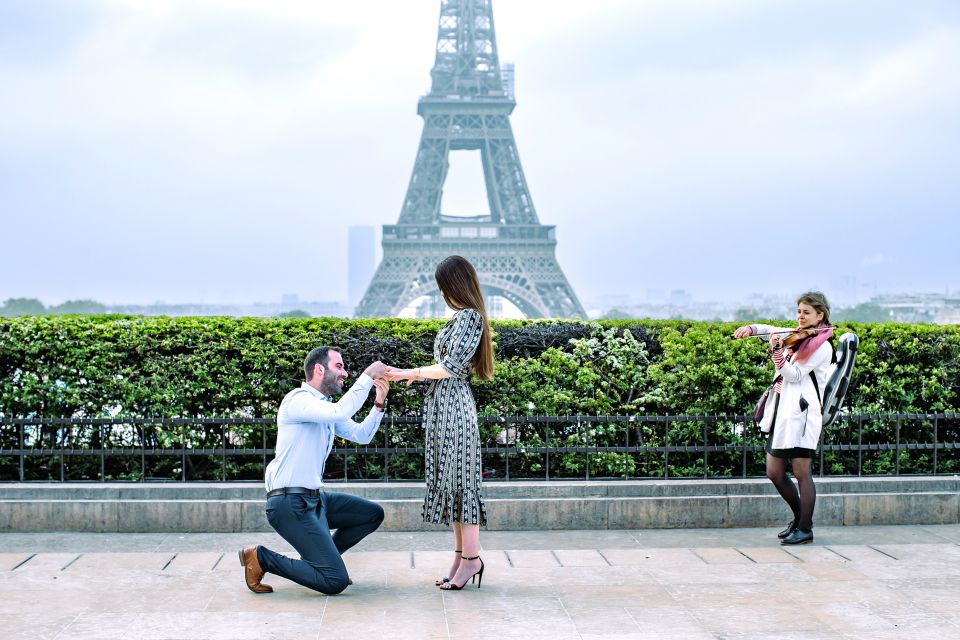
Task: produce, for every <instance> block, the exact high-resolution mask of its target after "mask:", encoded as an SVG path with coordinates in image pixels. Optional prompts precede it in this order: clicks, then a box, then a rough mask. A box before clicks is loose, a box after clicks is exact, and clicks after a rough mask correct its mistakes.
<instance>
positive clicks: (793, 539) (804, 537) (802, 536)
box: [780, 528, 813, 544]
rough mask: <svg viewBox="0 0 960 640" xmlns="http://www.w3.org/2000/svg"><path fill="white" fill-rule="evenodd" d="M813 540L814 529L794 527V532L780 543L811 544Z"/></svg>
mask: <svg viewBox="0 0 960 640" xmlns="http://www.w3.org/2000/svg"><path fill="white" fill-rule="evenodd" d="M811 542H813V531H812V530H811V531H804V530H803V529H800V528H797V529H794V531H793V533H791V534H790V535H788V536H787V537H786V538H784V539H783V540H781V541H780V544H810V543H811Z"/></svg>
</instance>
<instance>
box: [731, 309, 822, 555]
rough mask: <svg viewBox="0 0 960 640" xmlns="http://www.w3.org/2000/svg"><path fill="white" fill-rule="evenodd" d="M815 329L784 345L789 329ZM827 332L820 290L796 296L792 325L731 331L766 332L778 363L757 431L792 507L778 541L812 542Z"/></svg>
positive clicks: (770, 471)
mask: <svg viewBox="0 0 960 640" xmlns="http://www.w3.org/2000/svg"><path fill="white" fill-rule="evenodd" d="M818 328H819V329H821V330H819V331H811V332H808V333H810V334H811V335H810V336H809V337H807V338H805V339H803V340H802V341H800V342H799V343H796V344H793V345H792V346H791V347H789V348H784V346H783V341H784V339H786V336H787V335H789V334H788V333H787V332H789V331H796V330H801V329H818ZM776 332H780V333H776ZM800 335H803V334H800ZM831 335H833V329H832V328H830V305H829V304H828V303H827V299H826V297H824V295H823V294H822V293H820V292H818V291H810V292H807V293H805V294H803V295H802V296H800V297H799V298H798V299H797V328H796V329H788V330H784V329H781V328H779V327H772V326H770V325H765V324H749V325H744V326H742V327H740V328H739V329H737V330H736V331H735V332H734V334H733V336H734V337H735V338H746V337H749V336H766V337H767V338H768V340H769V343H770V347H769V348H768V349H767V353H769V354H770V358H771V360H773V365H774V367H775V368H776V374H775V377H774V384H773V392H772V399H771V400H769V401H768V402H767V404H766V409H765V410H764V417H763V419H762V420H761V421H760V430H761V431H764V432H766V433H767V434H768V436H767V445H766V452H767V477H768V478H770V480H771V482H773V484H774V486H776V487H777V491H779V492H780V496H781V497H782V498H783V499H784V500H785V501H786V503H787V504H788V505H790V509H791V510H792V511H793V520H792V521H791V522H790V524H789V525H787V528H786V529H784V530H783V531H781V532H780V533H779V534H777V537H778V538H780V540H781V544H808V543H810V542H813V508H814V505H815V504H816V501H817V489H816V487H815V486H814V484H813V473H812V467H813V456H814V454H815V453H816V449H817V445H818V444H819V442H820V430H821V428H822V425H823V411H822V408H821V400H822V397H823V396H822V394H823V389H824V386H825V385H826V382H827V374H828V370H829V367H830V363H831V362H832V360H833V345H832V344H831V343H830V342H828V340H829V338H830V336H831ZM787 460H790V461H791V467H792V470H793V475H794V477H795V478H796V479H797V483H798V484H799V485H800V491H799V493H798V492H797V488H796V487H795V486H794V484H793V482H791V481H790V478H788V477H787Z"/></svg>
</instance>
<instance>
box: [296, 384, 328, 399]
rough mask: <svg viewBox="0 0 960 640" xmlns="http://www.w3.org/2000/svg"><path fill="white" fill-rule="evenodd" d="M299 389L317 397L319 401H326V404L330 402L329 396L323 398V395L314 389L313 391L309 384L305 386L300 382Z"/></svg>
mask: <svg viewBox="0 0 960 640" xmlns="http://www.w3.org/2000/svg"><path fill="white" fill-rule="evenodd" d="M300 388H301V389H303V390H304V391H309V392H310V393H312V394H313V395H315V396H317V397H318V398H320V399H321V400H326V401H327V402H329V401H330V396H325V395H323V394H322V393H320V392H319V391H317V390H316V389H314V388H313V387H311V386H310V385H309V384H307V383H306V382H301V383H300Z"/></svg>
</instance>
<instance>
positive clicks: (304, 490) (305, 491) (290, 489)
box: [267, 487, 320, 498]
mask: <svg viewBox="0 0 960 640" xmlns="http://www.w3.org/2000/svg"><path fill="white" fill-rule="evenodd" d="M289 493H300V494H305V495H308V496H311V497H313V498H316V497H317V496H319V495H320V489H307V488H306V487H282V488H280V489H274V490H273V491H268V492H267V497H268V498H272V497H273V496H285V495H287V494H289Z"/></svg>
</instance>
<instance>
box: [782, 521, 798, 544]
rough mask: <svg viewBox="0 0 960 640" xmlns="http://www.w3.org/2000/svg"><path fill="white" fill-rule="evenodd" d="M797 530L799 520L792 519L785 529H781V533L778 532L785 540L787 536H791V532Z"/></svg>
mask: <svg viewBox="0 0 960 640" xmlns="http://www.w3.org/2000/svg"><path fill="white" fill-rule="evenodd" d="M796 530H797V521H796V520H791V521H790V524H788V525H787V528H786V529H784V530H783V531H781V532H780V533H778V534H777V537H778V538H780V539H781V540H783V539H784V538H786V537H787V536H789V535H790V534H791V533H793V532H794V531H796Z"/></svg>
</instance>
